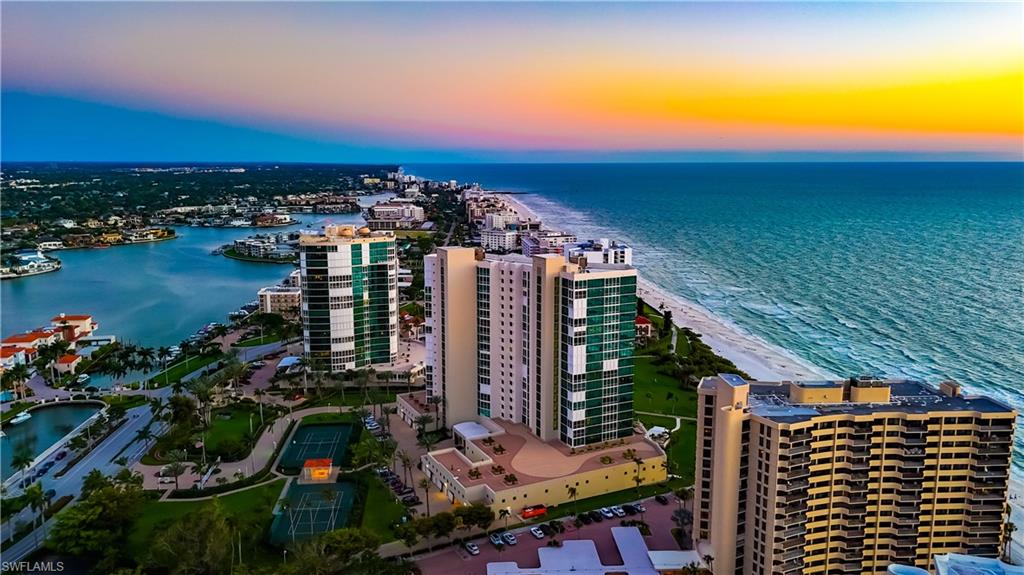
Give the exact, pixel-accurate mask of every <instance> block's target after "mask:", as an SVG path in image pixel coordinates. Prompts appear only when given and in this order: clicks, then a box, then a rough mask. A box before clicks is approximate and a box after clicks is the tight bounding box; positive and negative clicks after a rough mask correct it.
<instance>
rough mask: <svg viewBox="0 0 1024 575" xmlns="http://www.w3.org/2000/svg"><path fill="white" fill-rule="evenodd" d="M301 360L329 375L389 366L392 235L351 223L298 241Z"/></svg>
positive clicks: (392, 349) (393, 351)
mask: <svg viewBox="0 0 1024 575" xmlns="http://www.w3.org/2000/svg"><path fill="white" fill-rule="evenodd" d="M299 252H300V257H299V269H300V270H301V282H302V285H301V292H302V297H301V306H302V308H301V316H302V333H303V344H304V347H305V353H306V356H307V357H309V358H310V359H313V360H318V361H320V362H323V364H325V365H326V366H328V368H329V369H330V370H331V371H332V372H342V371H345V370H348V369H361V368H365V367H370V366H371V365H374V364H382V363H385V364H390V363H394V361H395V359H396V357H397V355H398V278H397V270H398V257H397V255H396V254H397V251H396V248H395V236H394V234H392V233H390V232H374V231H371V230H370V229H369V228H365V227H364V228H359V229H357V228H356V227H355V226H351V225H339V226H327V227H326V228H325V229H324V231H323V233H318V234H314V233H309V234H307V233H304V234H303V235H302V236H301V237H300V238H299Z"/></svg>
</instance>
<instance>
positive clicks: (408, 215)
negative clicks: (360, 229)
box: [366, 201, 426, 230]
mask: <svg viewBox="0 0 1024 575" xmlns="http://www.w3.org/2000/svg"><path fill="white" fill-rule="evenodd" d="M424 221H426V216H425V214H424V212H423V208H422V207H420V206H417V205H415V204H412V203H409V202H396V201H390V202H382V203H379V204H376V205H374V206H371V207H370V208H368V209H367V210H366V227H368V228H370V229H371V230H411V229H416V228H419V227H420V226H421V225H422V224H423V222H424Z"/></svg>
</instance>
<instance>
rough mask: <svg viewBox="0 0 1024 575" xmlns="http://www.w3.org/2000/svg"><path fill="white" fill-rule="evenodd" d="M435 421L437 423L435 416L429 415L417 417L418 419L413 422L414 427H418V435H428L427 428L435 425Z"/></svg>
mask: <svg viewBox="0 0 1024 575" xmlns="http://www.w3.org/2000/svg"><path fill="white" fill-rule="evenodd" d="M434 421H436V420H435V419H434V416H433V415H430V414H429V413H424V414H423V415H417V416H416V418H415V419H413V420H412V422H413V425H415V426H416V432H417V435H426V433H427V426H428V425H430V424H431V423H434Z"/></svg>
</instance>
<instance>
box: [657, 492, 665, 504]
mask: <svg viewBox="0 0 1024 575" xmlns="http://www.w3.org/2000/svg"><path fill="white" fill-rule="evenodd" d="M654 500H655V501H657V502H658V503H661V504H662V505H668V497H665V496H664V495H661V494H660V493H659V494H658V495H655V496H654Z"/></svg>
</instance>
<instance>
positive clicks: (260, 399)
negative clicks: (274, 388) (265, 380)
mask: <svg viewBox="0 0 1024 575" xmlns="http://www.w3.org/2000/svg"><path fill="white" fill-rule="evenodd" d="M265 393H266V392H265V391H263V390H262V389H260V388H258V387H257V388H256V389H254V390H253V392H252V394H253V395H255V396H256V403H258V404H259V406H260V427H263V395H264V394H265Z"/></svg>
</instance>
